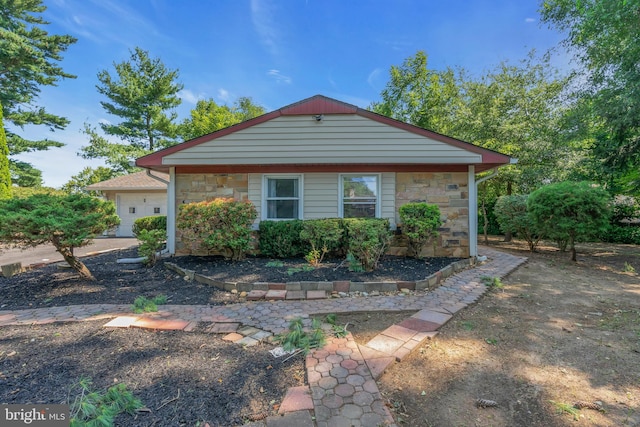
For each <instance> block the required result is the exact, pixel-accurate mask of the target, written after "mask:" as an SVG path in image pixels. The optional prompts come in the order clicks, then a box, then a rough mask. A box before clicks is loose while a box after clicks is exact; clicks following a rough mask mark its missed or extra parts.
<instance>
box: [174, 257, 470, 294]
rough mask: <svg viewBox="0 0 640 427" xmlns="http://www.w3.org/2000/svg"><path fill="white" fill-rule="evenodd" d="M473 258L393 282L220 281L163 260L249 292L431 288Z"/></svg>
mask: <svg viewBox="0 0 640 427" xmlns="http://www.w3.org/2000/svg"><path fill="white" fill-rule="evenodd" d="M475 264H476V262H475V258H468V259H463V260H460V261H456V262H454V263H451V264H449V265H447V266H446V267H444V268H443V269H441V270H439V271H436V272H435V273H433V274H432V275H430V276H429V277H427V278H425V279H423V280H418V281H415V282H414V281H397V282H350V281H348V280H345V281H333V282H306V281H301V282H300V281H299V282H286V283H269V282H254V283H245V282H221V281H218V280H214V279H212V278H211V277H208V276H205V275H203V274H199V273H196V272H195V271H194V270H188V269H186V268H182V267H179V266H178V265H177V264H175V263H173V262H165V263H164V265H165V267H166V268H168V269H169V270H172V271H174V272H176V273H178V274H180V275H181V276H183V277H184V278H185V280H194V281H196V282H198V283H202V284H205V285H210V286H214V287H216V288H218V289H221V290H225V291H228V292H251V291H272V290H279V291H326V292H328V293H332V292H343V293H349V292H369V293H370V292H372V291H378V292H397V291H400V290H401V289H408V290H412V291H413V290H431V289H435V288H437V287H438V286H439V285H440V284H441V283H442V282H443V281H444V280H445V279H446V278H447V277H449V276H451V275H453V274H455V273H458V272H460V271H462V270H465V269H466V268H468V267H473V266H475Z"/></svg>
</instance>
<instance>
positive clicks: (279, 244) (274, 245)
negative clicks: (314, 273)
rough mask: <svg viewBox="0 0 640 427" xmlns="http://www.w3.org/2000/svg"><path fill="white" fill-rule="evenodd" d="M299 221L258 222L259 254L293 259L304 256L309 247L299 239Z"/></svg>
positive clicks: (300, 222)
mask: <svg viewBox="0 0 640 427" xmlns="http://www.w3.org/2000/svg"><path fill="white" fill-rule="evenodd" d="M303 222H304V221H302V220H299V219H294V220H289V221H261V222H260V239H259V241H258V243H259V245H260V253H262V255H264V256H268V257H274V258H295V257H299V256H302V255H304V254H306V253H307V252H308V251H309V249H310V246H309V245H308V244H307V243H306V242H303V241H302V239H301V238H300V232H301V231H302V224H303Z"/></svg>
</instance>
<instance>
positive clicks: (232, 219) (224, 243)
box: [177, 199, 257, 261]
mask: <svg viewBox="0 0 640 427" xmlns="http://www.w3.org/2000/svg"><path fill="white" fill-rule="evenodd" d="M256 217H257V212H256V208H255V206H253V204H252V203H251V202H240V201H237V200H234V199H215V200H212V201H205V202H198V203H189V204H186V205H181V206H180V209H179V212H178V218H177V225H178V228H180V229H181V231H182V238H183V240H184V241H186V242H191V243H197V244H200V245H203V246H204V247H205V248H207V249H210V250H214V251H217V252H220V253H221V254H222V255H223V256H224V257H225V258H227V259H231V260H233V261H238V260H241V259H242V258H244V257H245V255H246V253H247V252H248V251H249V249H250V248H251V224H252V223H253V221H254V220H255V219H256Z"/></svg>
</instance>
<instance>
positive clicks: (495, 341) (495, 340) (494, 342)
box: [485, 338, 498, 345]
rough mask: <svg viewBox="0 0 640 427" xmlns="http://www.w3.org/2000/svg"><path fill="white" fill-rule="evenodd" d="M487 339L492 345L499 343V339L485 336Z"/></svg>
mask: <svg viewBox="0 0 640 427" xmlns="http://www.w3.org/2000/svg"><path fill="white" fill-rule="evenodd" d="M485 341H486V343H487V344H490V345H497V344H498V340H497V339H495V338H485Z"/></svg>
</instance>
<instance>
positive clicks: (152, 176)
mask: <svg viewBox="0 0 640 427" xmlns="http://www.w3.org/2000/svg"><path fill="white" fill-rule="evenodd" d="M145 171H146V172H147V176H148V177H150V178H153V179H155V180H156V181H160V182H161V183H163V184H165V185H167V186H169V181H167V180H165V179H162V178H160V177H159V176H155V175H154V174H152V173H151V169H145Z"/></svg>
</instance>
